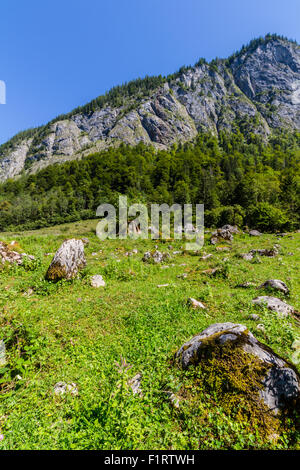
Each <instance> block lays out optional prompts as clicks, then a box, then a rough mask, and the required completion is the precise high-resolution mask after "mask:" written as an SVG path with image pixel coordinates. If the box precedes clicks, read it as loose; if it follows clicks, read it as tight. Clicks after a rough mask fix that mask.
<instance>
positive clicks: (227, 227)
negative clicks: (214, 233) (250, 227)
mask: <svg viewBox="0 0 300 470" xmlns="http://www.w3.org/2000/svg"><path fill="white" fill-rule="evenodd" d="M221 230H228V231H229V232H230V233H232V234H238V233H240V231H239V229H238V226H237V225H229V224H227V225H223V227H222V228H221Z"/></svg>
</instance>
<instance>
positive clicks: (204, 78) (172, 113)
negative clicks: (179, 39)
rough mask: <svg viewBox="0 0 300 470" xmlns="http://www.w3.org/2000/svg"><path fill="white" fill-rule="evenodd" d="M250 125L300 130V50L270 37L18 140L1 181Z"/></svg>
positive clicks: (102, 100)
mask: <svg viewBox="0 0 300 470" xmlns="http://www.w3.org/2000/svg"><path fill="white" fill-rule="evenodd" d="M241 126H246V127H247V130H248V131H252V132H254V133H258V134H261V135H263V136H266V137H267V136H268V135H269V134H270V133H271V132H272V130H274V129H277V128H290V129H297V130H298V129H299V130H300V47H299V46H298V45H297V44H296V43H294V42H291V41H288V40H286V39H283V38H281V37H278V36H266V38H264V39H258V40H254V41H252V42H251V43H250V44H249V46H247V47H243V49H242V50H241V51H240V52H239V53H237V54H234V55H233V56H232V57H230V58H229V59H227V60H224V59H222V60H221V59H216V60H215V61H212V62H211V63H210V64H208V63H206V61H205V60H200V61H199V62H198V63H197V64H196V65H195V66H194V67H182V68H181V69H180V71H179V72H178V73H176V74H174V75H171V76H169V77H166V78H163V77H153V78H149V77H147V78H146V79H144V80H137V81H135V82H131V83H129V84H127V85H125V86H123V87H116V88H115V89H113V90H111V91H110V92H109V93H108V94H107V95H105V96H104V97H99V98H97V99H96V100H94V101H93V102H91V103H89V104H88V105H86V106H84V107H82V108H78V109H76V110H74V111H73V112H71V113H69V114H68V115H64V116H60V117H58V118H56V119H55V120H53V121H51V122H50V123H48V124H47V125H46V126H42V127H39V128H37V129H32V130H29V131H27V132H23V133H21V134H19V135H17V136H15V137H14V138H13V139H12V140H11V141H9V142H7V143H6V144H4V145H2V146H1V147H0V181H4V180H6V179H8V178H13V177H15V176H17V175H19V174H20V173H21V172H22V171H23V170H24V169H25V170H26V171H30V172H36V171H38V170H39V169H41V168H43V167H45V166H48V165H50V164H53V163H56V162H64V161H67V160H70V159H76V158H81V157H82V156H84V155H88V154H90V153H92V152H95V151H99V150H101V149H105V148H107V147H110V146H112V145H118V144H120V143H121V142H124V143H126V144H130V145H136V144H138V143H140V142H143V143H145V144H151V145H154V146H155V147H156V148H160V149H164V148H168V147H170V146H171V145H172V144H173V143H175V142H186V141H191V140H193V139H194V138H195V136H196V135H197V133H198V132H199V131H203V130H204V131H210V132H212V133H213V134H217V133H218V132H219V131H220V130H228V131H234V130H235V129H236V128H237V127H241Z"/></svg>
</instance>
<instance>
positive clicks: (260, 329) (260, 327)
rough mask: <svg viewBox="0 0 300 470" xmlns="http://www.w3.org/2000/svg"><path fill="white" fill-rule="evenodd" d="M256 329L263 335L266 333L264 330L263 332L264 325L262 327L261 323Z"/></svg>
mask: <svg viewBox="0 0 300 470" xmlns="http://www.w3.org/2000/svg"><path fill="white" fill-rule="evenodd" d="M256 329H257V330H258V331H262V332H263V333H264V332H265V331H266V330H265V327H264V325H263V324H262V323H259V324H258V325H257V326H256Z"/></svg>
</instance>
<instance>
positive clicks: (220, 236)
mask: <svg viewBox="0 0 300 470" xmlns="http://www.w3.org/2000/svg"><path fill="white" fill-rule="evenodd" d="M224 240H226V241H229V242H232V241H233V235H232V233H231V232H230V231H229V230H225V229H222V228H218V229H217V230H216V231H214V232H213V233H212V237H211V239H210V243H211V244H212V245H216V244H217V243H219V242H220V241H224Z"/></svg>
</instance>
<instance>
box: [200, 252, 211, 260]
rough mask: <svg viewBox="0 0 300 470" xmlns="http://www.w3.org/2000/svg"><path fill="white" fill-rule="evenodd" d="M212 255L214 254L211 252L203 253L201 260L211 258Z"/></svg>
mask: <svg viewBox="0 0 300 470" xmlns="http://www.w3.org/2000/svg"><path fill="white" fill-rule="evenodd" d="M211 257H212V254H211V253H209V254H206V253H205V254H203V256H201V258H200V260H201V261H206V260H207V259H209V258H211Z"/></svg>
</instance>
